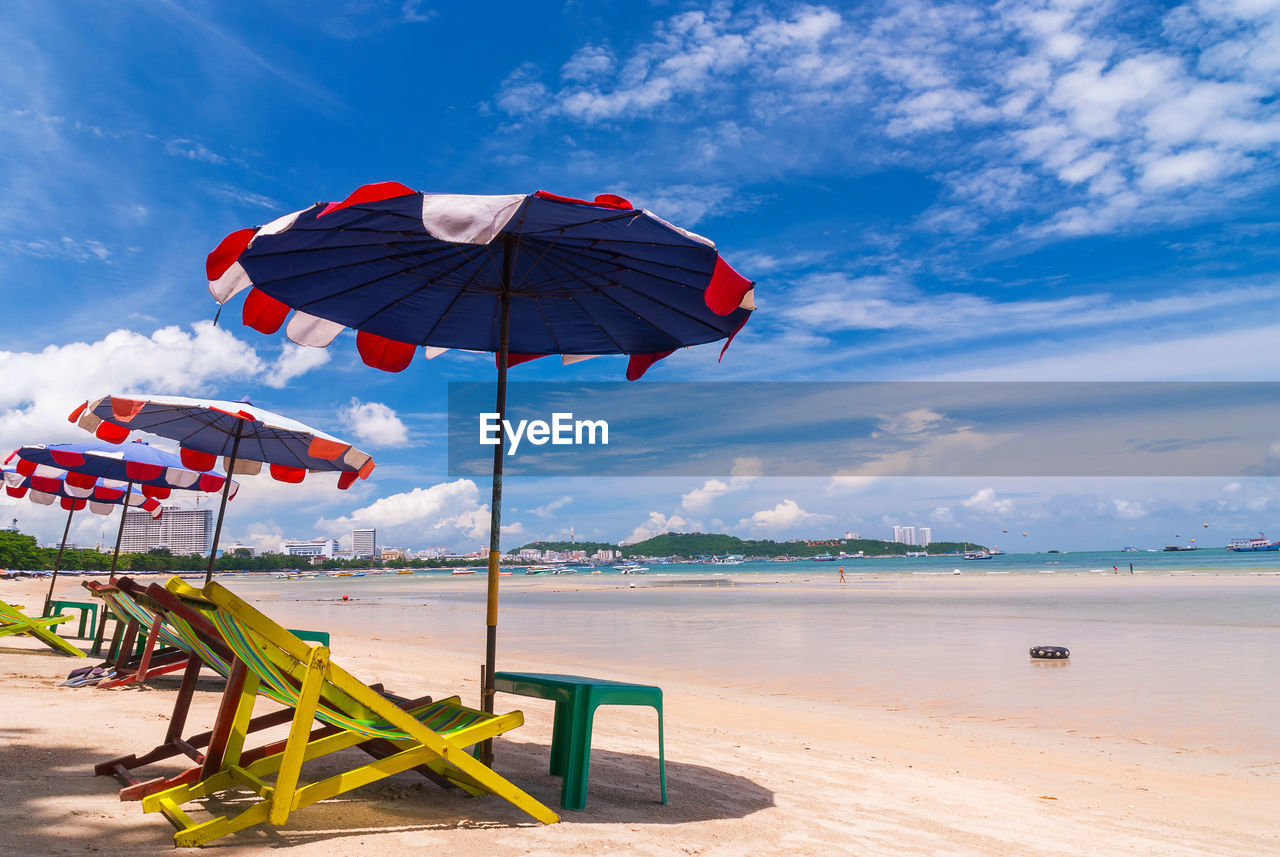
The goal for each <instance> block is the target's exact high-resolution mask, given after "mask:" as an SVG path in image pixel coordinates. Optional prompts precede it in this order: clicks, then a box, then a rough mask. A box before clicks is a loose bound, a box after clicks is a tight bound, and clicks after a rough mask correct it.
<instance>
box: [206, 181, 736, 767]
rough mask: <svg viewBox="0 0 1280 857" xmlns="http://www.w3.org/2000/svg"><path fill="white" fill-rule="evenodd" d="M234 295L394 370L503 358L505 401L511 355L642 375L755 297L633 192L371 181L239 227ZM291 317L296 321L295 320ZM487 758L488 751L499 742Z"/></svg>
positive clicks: (494, 540)
mask: <svg viewBox="0 0 1280 857" xmlns="http://www.w3.org/2000/svg"><path fill="white" fill-rule="evenodd" d="M206 273H207V275H208V278H209V291H210V292H211V293H212V294H213V296H214V298H215V299H216V300H217V301H218V303H220V304H225V303H226V302H227V301H228V300H230V299H231V298H232V297H233V296H235V295H236V294H239V293H240V292H244V291H247V294H246V296H245V299H244V304H243V309H242V319H243V321H244V323H245V324H247V325H249V326H250V327H253V328H255V329H257V330H259V331H261V332H263V333H274V332H276V331H277V330H279V329H280V328H281V327H282V326H283V327H284V328H285V332H286V334H287V335H288V337H289V338H290V339H292V340H293V341H294V342H297V343H299V344H301V345H311V346H322V347H323V346H327V345H329V344H330V343H331V342H332V341H333V340H334V339H335V338H336V337H337V335H338V334H339V333H340V332H342V331H343V330H344V329H346V328H351V329H354V330H355V331H356V348H357V349H358V350H359V352H360V357H361V359H363V360H364V362H365V363H367V364H368V365H370V366H374V367H376V368H378V369H385V370H387V371H391V372H398V371H401V370H403V369H405V368H407V367H408V366H409V364H410V363H411V362H412V360H413V356H414V354H415V353H416V352H417V350H418V349H419V348H421V349H423V352H424V355H425V356H426V357H428V358H431V357H435V356H437V355H438V354H439V353H441V352H442V351H445V350H448V349H451V348H457V349H465V350H472V351H491V352H494V353H495V354H496V355H497V364H498V385H497V403H496V407H495V410H496V411H497V412H498V414H499V415H500V418H501V416H502V415H504V414H505V411H506V378H507V368H508V366H509V365H516V364H519V363H522V362H524V361H526V360H531V359H535V358H537V357H542V356H546V355H550V354H559V355H562V357H563V360H564V362H565V363H573V362H577V361H578V360H581V359H585V358H587V357H592V356H597V355H605V354H623V355H627V356H628V363H627V377H628V378H629V379H631V380H635V379H638V378H639V377H640V376H642V375H643V374H644V373H645V372H646V371H647V370H648V369H649V368H650V367H651V366H652V365H653V364H654V363H656V362H657V361H659V360H661V359H663V358H664V357H667V356H668V355H670V354H671V353H673V352H674V351H675V350H676V349H679V348H682V347H685V346H690V345H699V344H703V343H708V342H716V341H719V340H725V345H724V348H722V349H721V352H720V354H721V357H722V358H723V356H724V351H725V349H727V348H728V345H729V342H730V341H732V339H733V337H734V336H735V335H736V334H737V332H738V331H739V330H740V329H741V328H742V326H743V325H744V324H746V322H747V320H748V319H749V318H750V316H751V312H752V310H754V309H755V303H754V296H753V283H752V282H751V281H750V280H748V279H746V278H745V277H743V276H741V275H740V274H738V273H737V272H736V271H735V270H734V269H733V268H732V267H730V265H729V264H728V263H727V262H725V260H724V259H722V258H721V257H720V254H719V252H718V251H717V250H716V246H715V244H714V243H713V242H711V241H710V240H709V239H707V238H704V237H702V236H701V235H697V234H695V233H692V232H689V231H687V230H685V229H681V228H680V227H678V226H674V225H672V224H670V223H668V222H667V221H665V220H663V219H662V218H660V217H658V216H656V215H654V214H652V213H650V212H648V211H644V210H642V209H637V208H635V207H634V206H633V205H632V204H631V203H630V202H628V201H627V200H625V199H623V198H622V197H619V196H614V195H612V194H603V195H600V196H597V197H596V198H595V199H594V200H583V199H573V198H569V197H562V196H556V195H554V194H549V193H545V192H542V191H539V192H537V193H534V194H514V195H507V196H476V195H464V194H433V193H419V192H417V191H414V190H412V189H411V188H408V187H406V186H404V185H402V184H399V183H396V182H383V183H380V184H371V185H365V186H364V187H361V188H359V189H358V190H356V191H355V192H354V193H352V194H351V195H350V196H348V197H347V198H346V199H345V200H343V201H342V202H334V203H323V202H319V203H316V204H315V205H312V206H310V207H309V208H306V209H303V210H301V211H296V212H294V213H292V214H287V215H285V216H283V217H280V218H277V219H276V220H273V221H272V222H270V223H268V224H267V225H265V226H261V227H257V228H251V229H241V230H239V231H237V232H233V233H231V234H230V235H228V236H227V237H226V238H225V239H223V241H222V242H221V243H220V244H219V245H218V247H217V248H216V249H214V251H213V252H212V253H210V254H209V257H208V260H207V262H206ZM291 314H292V317H290V316H291ZM502 449H503V447H502V444H501V443H499V444H498V445H497V446H495V447H494V472H493V497H492V502H491V505H490V512H491V516H492V521H491V524H490V535H489V538H490V543H489V548H490V549H489V593H488V605H487V612H486V625H487V632H488V634H487V636H488V639H487V643H486V659H485V688H484V693H483V697H482V705H483V707H484V708H485V709H486V710H489V711H492V710H493V708H492V702H493V686H492V681H493V672H494V667H495V649H496V634H497V631H496V628H497V598H498V553H499V538H500V530H501V500H502V458H503V455H502ZM486 755H488V754H487V751H486Z"/></svg>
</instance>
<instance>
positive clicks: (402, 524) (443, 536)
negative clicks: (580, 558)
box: [316, 479, 524, 543]
mask: <svg viewBox="0 0 1280 857" xmlns="http://www.w3.org/2000/svg"><path fill="white" fill-rule="evenodd" d="M316 526H317V527H319V528H321V529H323V530H325V531H326V532H328V533H329V534H330V535H333V536H337V535H339V534H341V533H343V532H345V531H349V530H351V529H352V528H353V527H354V528H358V527H375V528H377V529H378V531H379V532H380V533H386V534H387V538H388V539H401V540H413V541H415V542H421V541H422V540H423V539H424V537H425V536H427V534H431V539H432V540H433V541H443V542H449V541H453V542H454V543H458V542H461V541H468V542H471V543H479V542H484V541H487V540H488V538H489V504H487V503H481V502H480V493H479V490H478V489H477V488H476V484H475V483H474V482H472V481H471V480H470V479H457V480H454V481H453V482H441V483H439V484H436V485H432V486H431V487H430V488H414V489H413V490H412V491H406V492H403V493H399V494H391V495H390V496H387V497H381V498H379V499H377V500H375V501H374V502H373V503H370V504H369V505H368V506H363V507H361V508H359V509H356V510H354V511H352V512H351V513H349V514H347V515H343V516H341V517H338V518H333V519H322V520H320V521H319V522H317V524H316ZM523 530H524V527H523V526H522V525H521V524H520V523H519V522H517V521H511V522H508V521H503V523H502V534H503V536H504V537H506V536H515V535H519V534H520V533H521V532H523ZM381 537H382V536H379V538H381Z"/></svg>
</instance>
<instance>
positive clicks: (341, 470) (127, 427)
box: [68, 396, 374, 582]
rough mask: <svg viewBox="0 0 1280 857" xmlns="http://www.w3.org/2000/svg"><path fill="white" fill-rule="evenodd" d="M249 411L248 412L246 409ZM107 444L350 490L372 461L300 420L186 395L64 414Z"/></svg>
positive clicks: (109, 402) (212, 555) (114, 400)
mask: <svg viewBox="0 0 1280 857" xmlns="http://www.w3.org/2000/svg"><path fill="white" fill-rule="evenodd" d="M250 408H252V410H250ZM68 419H70V421H71V422H73V423H75V424H76V425H78V426H80V427H81V428H83V429H85V430H86V431H90V432H93V433H94V434H95V435H96V436H97V437H98V438H99V439H101V440H105V441H108V442H109V443H116V444H123V443H124V441H125V440H127V439H128V438H129V435H130V434H131V433H132V432H134V431H142V432H147V433H150V434H154V435H158V436H160V437H164V438H168V439H170V440H173V441H177V443H178V459H179V461H180V462H181V464H182V466H183V467H186V468H188V469H189V470H192V471H197V472H200V473H205V474H208V473H211V472H212V471H213V469H214V468H215V467H216V466H217V465H218V464H219V462H221V464H222V469H223V471H224V472H225V473H229V474H235V475H240V474H246V475H255V474H257V473H260V472H261V471H262V467H263V465H266V466H267V469H268V472H269V473H270V474H271V476H272V478H274V479H276V480H278V481H280V482H294V483H296V482H301V481H302V480H303V479H304V478H306V475H307V474H308V473H314V472H328V473H337V474H338V488H340V489H346V488H349V487H351V485H352V484H354V483H355V481H356V480H357V479H367V478H368V477H369V474H370V473H371V472H373V468H374V463H373V458H372V457H371V456H370V455H369V454H368V453H365V452H361V451H360V450H358V449H356V448H355V447H354V446H352V445H351V444H349V443H347V442H346V441H343V440H339V439H338V438H336V437H334V436H333V435H330V434H326V433H325V432H322V431H320V430H319V429H314V428H311V427H310V426H308V425H305V424H303V423H300V422H298V421H297V420H293V419H290V418H288V417H284V416H281V415H280V414H276V413H272V412H271V411H268V410H266V409H264V408H259V407H257V406H255V405H253V403H251V402H249V401H248V400H247V399H245V400H242V401H240V402H224V401H219V400H213V399H192V398H187V397H184V396H103V397H102V398H100V399H95V400H93V401H91V402H85V403H84V404H82V405H80V406H79V407H78V408H76V409H75V410H74V411H72V412H71V415H70V416H69V417H68ZM233 483H234V480H230V479H228V480H225V481H224V482H223V485H222V499H221V502H220V504H219V506H218V521H217V524H216V525H215V526H214V530H213V547H212V548H211V549H210V551H209V564H208V568H207V570H206V573H205V581H206V582H208V581H209V580H212V579H213V566H214V563H215V561H216V560H217V556H218V541H219V539H220V538H221V536H222V520H223V517H224V516H225V515H226V511H227V499H228V496H229V492H230V490H231V486H232V484H233Z"/></svg>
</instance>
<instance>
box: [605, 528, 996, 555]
mask: <svg viewBox="0 0 1280 857" xmlns="http://www.w3.org/2000/svg"><path fill="white" fill-rule="evenodd" d="M981 548H982V546H981V545H977V544H974V543H972V542H966V543H964V544H962V543H960V542H933V543H932V544H930V545H929V547H928V551H929V553H931V554H938V553H946V552H947V551H952V550H965V549H968V550H979V549H981ZM621 550H622V553H623V554H624V555H627V556H679V557H695V556H704V555H710V556H725V555H726V554H740V555H742V556H767V557H776V556H798V557H807V556H820V555H822V554H832V555H838V554H841V553H857V552H859V551H862V552H863V553H864V554H866V555H867V556H883V555H891V554H904V553H907V552H908V551H918V550H921V548H919V547H916V546H913V545H907V544H903V543H901V542H884V541H879V540H877V539H814V540H810V541H803V542H775V541H772V540H771V539H761V540H756V539H740V538H738V537H736V536H729V535H724V534H723V533H666V534H664V535H661V536H654V537H653V538H651V539H645V540H644V541H642V542H636V543H635V544H633V545H628V546H627V547H625V548H622V549H621Z"/></svg>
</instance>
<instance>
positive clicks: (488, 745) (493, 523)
mask: <svg viewBox="0 0 1280 857" xmlns="http://www.w3.org/2000/svg"><path fill="white" fill-rule="evenodd" d="M512 249H513V248H512V247H510V246H508V247H507V253H506V256H505V258H504V260H503V266H502V279H503V286H504V288H503V290H502V294H501V297H500V300H499V304H500V306H501V310H500V312H501V315H500V323H499V339H498V392H497V401H496V402H495V404H494V410H495V411H497V412H498V425H499V426H502V424H503V423H502V421H503V420H504V419H506V416H507V344H508V339H509V334H510V331H511V290H510V285H511V265H512V258H511V257H512ZM505 440H506V438H505V430H504V429H502V428H499V430H498V445H497V446H495V447H494V448H493V494H492V496H491V497H490V500H489V580H488V583H489V594H488V599H487V604H486V610H485V657H484V686H483V688H482V689H481V695H480V707H481V709H482V710H484V711H487V712H489V713H491V714H492V713H493V696H494V689H493V673H494V669H495V667H496V664H497V651H498V559H499V557H500V556H501V550H502V547H501V543H502V459H503V456H504V455H505V454H506V450H505V449H504V448H503V447H504V441H505ZM480 761H482V762H484V763H485V764H486V765H488V764H492V763H493V742H492V741H484V742H482V743H481V744H480Z"/></svg>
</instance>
